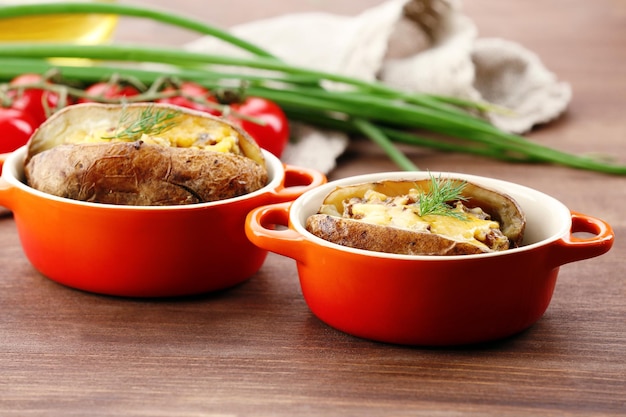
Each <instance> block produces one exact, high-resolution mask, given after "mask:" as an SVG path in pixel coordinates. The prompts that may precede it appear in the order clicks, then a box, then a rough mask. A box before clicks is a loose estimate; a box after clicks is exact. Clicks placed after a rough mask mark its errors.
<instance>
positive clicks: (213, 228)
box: [0, 147, 326, 297]
mask: <svg viewBox="0 0 626 417" xmlns="http://www.w3.org/2000/svg"><path fill="white" fill-rule="evenodd" d="M26 151H27V149H26V147H23V148H20V149H18V150H17V151H15V152H13V153H12V154H11V155H9V156H8V158H7V159H6V161H5V162H4V166H3V169H2V177H1V179H0V205H2V206H5V207H7V208H8V209H10V210H11V211H12V212H13V215H14V218H15V224H16V226H17V230H18V233H19V237H20V240H21V243H22V247H23V250H24V253H25V254H26V256H27V257H28V259H29V260H30V262H31V263H32V264H33V266H34V267H35V268H36V269H37V270H39V271H40V272H41V273H42V274H43V275H45V276H46V277H48V278H50V279H52V280H54V281H57V282H59V283H61V284H64V285H67V286H69V287H73V288H77V289H81V290H85V291H91V292H95V293H100V294H108V295H117V296H129V297H169V296H180V295H190V294H198V293H204V292H209V291H215V290H220V289H224V288H228V287H231V286H233V285H236V284H239V283H241V282H243V281H245V280H246V279H247V278H249V277H250V276H251V275H253V274H254V273H255V272H256V271H257V270H258V269H259V268H260V267H261V265H262V264H263V262H264V260H265V257H266V256H267V251H266V250H264V249H261V248H259V247H257V246H255V245H253V244H251V243H250V242H249V240H248V239H247V238H246V235H245V232H244V221H245V218H246V215H247V214H248V212H249V211H250V210H252V209H253V208H256V207H258V206H261V205H265V204H270V203H277V202H281V201H282V202H284V201H292V200H294V199H295V198H296V197H298V196H299V195H301V194H302V193H303V192H305V191H307V190H310V189H313V188H315V187H316V186H319V185H320V184H323V183H325V182H326V178H325V176H324V175H323V174H321V173H319V172H317V171H314V170H310V169H305V168H301V167H295V166H289V165H284V164H283V163H282V162H281V161H280V160H279V159H278V158H276V157H275V156H273V155H272V154H270V153H269V152H267V151H263V154H264V156H265V158H266V163H267V168H268V174H269V182H268V184H267V185H266V186H265V187H263V188H262V189H260V190H257V191H255V192H253V193H250V194H246V195H243V196H240V197H236V198H230V199H226V200H221V201H216V202H211V203H202V204H191V205H181V206H165V207H139V206H119V205H109V204H99V203H88V202H81V201H75V200H69V199H66V198H60V197H56V196H52V195H49V194H45V193H42V192H39V191H37V190H34V189H32V188H30V187H28V186H27V185H26V184H24V182H23V177H24V173H23V166H24V158H25V156H26Z"/></svg>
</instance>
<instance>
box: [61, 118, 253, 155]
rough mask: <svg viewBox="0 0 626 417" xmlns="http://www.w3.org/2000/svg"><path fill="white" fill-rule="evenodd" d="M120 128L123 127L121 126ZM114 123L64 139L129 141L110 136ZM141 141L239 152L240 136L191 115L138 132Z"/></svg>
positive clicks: (74, 140)
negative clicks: (167, 125)
mask: <svg viewBox="0 0 626 417" xmlns="http://www.w3.org/2000/svg"><path fill="white" fill-rule="evenodd" d="M122 130H123V128H122ZM119 131H120V129H118V128H117V127H116V126H111V125H93V126H91V128H87V129H82V130H78V129H77V130H76V131H75V132H74V134H73V135H72V136H71V137H67V138H66V139H65V142H66V143H106V142H128V141H129V139H124V138H112V136H114V135H115V134H116V132H119ZM138 140H141V141H143V142H144V143H149V144H155V145H161V146H168V147H178V148H196V149H204V150H208V151H215V152H223V153H236V154H240V153H241V151H240V147H239V139H238V136H237V132H235V131H234V130H233V129H232V128H231V127H230V126H228V125H217V124H216V125H212V126H210V128H207V126H206V125H204V124H200V123H197V122H196V121H195V120H194V119H192V118H180V119H179V120H176V125H175V126H174V127H172V128H170V129H167V130H164V131H163V132H161V133H158V134H152V135H146V134H143V135H141V138H140V139H138Z"/></svg>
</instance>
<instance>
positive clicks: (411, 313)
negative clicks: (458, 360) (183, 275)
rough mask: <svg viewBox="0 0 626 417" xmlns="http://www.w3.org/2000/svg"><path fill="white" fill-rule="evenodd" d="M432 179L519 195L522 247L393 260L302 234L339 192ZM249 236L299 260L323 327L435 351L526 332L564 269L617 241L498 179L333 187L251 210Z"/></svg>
mask: <svg viewBox="0 0 626 417" xmlns="http://www.w3.org/2000/svg"><path fill="white" fill-rule="evenodd" d="M431 174H432V175H435V176H440V175H441V176H443V177H448V176H449V177H453V178H459V179H464V180H467V181H472V182H474V183H476V184H479V185H482V186H483V187H488V188H491V189H494V190H497V191H500V192H503V193H506V194H508V195H509V196H511V197H513V198H514V199H515V200H516V201H517V202H518V204H519V205H520V206H521V208H522V210H523V211H524V213H525V214H526V219H527V227H526V233H525V240H524V244H523V246H521V247H519V248H515V249H509V250H507V251H503V252H495V253H488V254H480V255H460V256H411V255H395V254H387V253H379V252H371V251H366V250H359V249H352V248H348V247H345V246H341V245H337V244H333V243H330V242H327V241H325V240H322V239H320V238H318V237H316V236H314V235H312V234H311V233H309V232H308V231H307V230H306V229H305V222H306V218H307V217H308V216H310V215H312V214H314V213H316V212H317V210H318V209H319V207H320V206H321V204H322V201H323V199H324V197H325V196H326V195H327V194H328V193H329V192H331V191H332V190H334V189H335V187H337V186H340V185H351V184H359V183H364V182H374V181H380V180H400V179H402V180H404V179H411V180H421V179H426V178H428V177H429V176H430V175H431ZM276 225H282V226H287V227H286V228H285V227H282V228H280V227H276ZM583 232H584V234H585V236H581V234H583ZM246 233H247V235H248V238H249V239H250V240H251V241H252V243H254V244H255V245H257V246H259V247H260V248H263V249H267V250H269V251H272V252H275V253H278V254H281V255H284V256H287V257H290V258H293V259H294V260H295V261H296V265H297V269H298V274H299V279H300V285H301V287H302V294H303V296H304V298H305V300H306V302H307V305H308V306H309V308H310V309H311V311H312V312H313V314H315V315H316V316H317V317H318V318H319V319H321V320H322V321H324V322H325V323H327V324H329V325H330V326H332V327H334V328H336V329H339V330H341V331H344V332H346V333H349V334H351V335H354V336H358V337H362V338H366V339H372V340H377V341H381V342H389V343H397V344H407V345H430V346H445V345H460V344H472V343H478V342H486V341H491V340H495V339H500V338H504V337H507V336H511V335H514V334H516V333H518V332H521V331H522V330H524V329H526V328H528V327H529V326H531V325H532V324H534V323H535V322H536V321H537V320H539V319H540V318H541V317H542V315H543V314H544V312H545V311H546V309H547V308H548V305H549V303H550V301H551V299H552V295H553V291H554V288H555V284H556V280H557V275H558V273H559V267H560V266H561V265H564V264H566V263H570V262H576V261H581V260H584V259H588V258H592V257H595V256H599V255H602V254H604V253H606V252H608V251H609V250H610V248H611V247H612V245H613V241H614V234H613V231H612V229H611V227H610V225H609V224H607V223H606V222H604V221H603V220H600V219H598V218H595V217H592V216H587V215H584V214H581V213H576V212H571V211H570V210H569V209H568V208H567V207H565V206H564V205H563V204H561V203H560V202H559V201H557V200H555V199H554V198H552V197H550V196H548V195H546V194H543V193H541V192H539V191H537V190H534V189H530V188H527V187H524V186H521V185H518V184H514V183H510V182H505V181H501V180H497V179H492V178H483V177H477V176H471V175H464V174H455V173H425V172H423V173H420V172H416V173H406V172H400V173H380V174H372V175H364V176H358V177H352V178H346V179H342V180H338V181H333V182H329V183H327V184H325V185H322V186H320V187H317V188H316V189H314V190H310V191H308V192H306V193H304V194H303V195H302V196H300V197H299V198H297V199H296V200H295V201H294V202H289V203H281V204H273V205H267V206H263V207H259V208H256V209H254V210H253V211H252V212H251V213H250V214H249V215H248V217H247V219H246Z"/></svg>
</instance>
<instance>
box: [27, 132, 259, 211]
mask: <svg viewBox="0 0 626 417" xmlns="http://www.w3.org/2000/svg"><path fill="white" fill-rule="evenodd" d="M25 176H26V180H27V182H28V184H29V185H30V186H31V187H33V188H35V189H37V190H40V191H43V192H45V193H49V194H53V195H57V196H59V197H66V198H71V199H75V200H81V201H89V202H97V203H108V204H125V205H136V206H148V205H152V206H162V205H179V204H194V203H202V202H209V201H216V200H222V199H225V198H232V197H236V196H240V195H243V194H247V193H250V192H253V191H255V190H258V189H259V188H261V187H263V186H265V185H266V183H267V180H268V177H267V172H266V170H265V168H264V167H262V166H261V165H259V164H258V163H256V162H255V161H253V160H251V159H250V158H247V157H245V156H241V155H235V154H229V153H221V152H207V151H205V150H199V149H193V148H167V147H163V146H159V145H152V144H146V143H142V142H133V143H128V142H117V143H104V144H101V143H98V144H80V145H75V144H67V145H58V146H55V147H54V148H52V149H49V150H47V151H46V152H42V153H39V154H37V155H35V156H33V157H32V159H31V160H30V161H29V162H28V163H27V165H26V166H25Z"/></svg>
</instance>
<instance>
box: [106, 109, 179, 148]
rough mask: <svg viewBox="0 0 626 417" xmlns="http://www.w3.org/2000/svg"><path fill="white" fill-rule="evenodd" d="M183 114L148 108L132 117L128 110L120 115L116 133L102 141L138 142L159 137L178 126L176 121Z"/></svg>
mask: <svg viewBox="0 0 626 417" xmlns="http://www.w3.org/2000/svg"><path fill="white" fill-rule="evenodd" d="M180 114H181V112H179V111H175V110H172V109H157V108H155V107H154V106H148V107H146V108H144V109H142V110H141V112H140V113H139V114H138V115H134V114H133V115H131V114H130V112H128V111H127V109H126V108H124V109H123V110H122V113H121V114H120V120H119V122H118V124H117V128H116V130H115V133H114V134H113V135H111V136H103V137H102V139H119V140H127V141H131V142H132V141H136V140H138V139H141V137H142V136H143V135H149V136H150V135H159V134H161V133H163V132H165V131H167V130H169V129H171V128H172V127H174V126H175V125H176V119H177V118H178V116H180Z"/></svg>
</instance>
